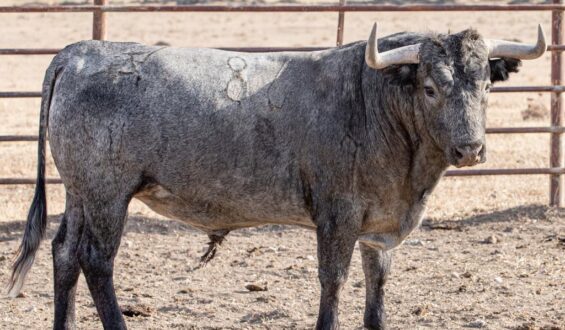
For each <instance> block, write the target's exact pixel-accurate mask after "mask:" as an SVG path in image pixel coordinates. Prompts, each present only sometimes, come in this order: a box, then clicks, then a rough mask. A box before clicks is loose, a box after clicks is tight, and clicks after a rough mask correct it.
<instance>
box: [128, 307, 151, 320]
mask: <svg viewBox="0 0 565 330" xmlns="http://www.w3.org/2000/svg"><path fill="white" fill-rule="evenodd" d="M151 313H153V309H152V308H151V307H149V306H145V305H125V306H123V307H122V314H123V315H125V316H127V317H136V316H143V317H149V316H151Z"/></svg>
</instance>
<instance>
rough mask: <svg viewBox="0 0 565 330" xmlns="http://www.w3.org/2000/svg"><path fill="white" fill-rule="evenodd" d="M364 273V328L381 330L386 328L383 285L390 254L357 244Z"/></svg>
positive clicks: (387, 270)
mask: <svg viewBox="0 0 565 330" xmlns="http://www.w3.org/2000/svg"><path fill="white" fill-rule="evenodd" d="M359 247H360V249H361V257H362V260H363V272H364V273H365V286H366V290H367V293H366V302H365V317H364V323H365V328H367V329H370V330H377V329H378V330H382V329H385V328H386V324H385V322H386V315H385V310H384V285H385V282H386V280H387V278H388V273H389V271H390V262H391V253H390V251H382V250H380V249H376V248H372V247H370V246H368V245H365V244H363V243H360V244H359Z"/></svg>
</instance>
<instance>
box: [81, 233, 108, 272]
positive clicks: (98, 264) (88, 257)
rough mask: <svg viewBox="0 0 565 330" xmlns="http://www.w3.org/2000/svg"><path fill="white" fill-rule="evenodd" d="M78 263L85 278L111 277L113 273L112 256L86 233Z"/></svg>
mask: <svg viewBox="0 0 565 330" xmlns="http://www.w3.org/2000/svg"><path fill="white" fill-rule="evenodd" d="M77 256H78V261H79V264H80V267H81V268H82V270H83V272H84V274H85V276H87V277H90V276H96V277H111V276H112V272H113V267H112V256H111V254H109V253H107V252H106V251H104V249H103V248H102V247H100V246H98V244H96V242H95V240H93V239H92V237H90V235H88V234H87V233H86V232H85V233H84V236H83V238H82V240H81V242H80V244H79V247H78V251H77Z"/></svg>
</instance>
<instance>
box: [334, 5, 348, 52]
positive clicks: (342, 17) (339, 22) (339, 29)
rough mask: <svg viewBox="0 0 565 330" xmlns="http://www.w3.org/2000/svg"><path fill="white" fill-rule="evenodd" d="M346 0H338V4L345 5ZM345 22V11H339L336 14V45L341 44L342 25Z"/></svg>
mask: <svg viewBox="0 0 565 330" xmlns="http://www.w3.org/2000/svg"><path fill="white" fill-rule="evenodd" d="M346 1H347V0H339V5H340V6H343V5H345V2H346ZM344 23H345V13H344V12H342V11H340V12H339V14H338V16H337V41H336V43H335V44H336V46H338V47H339V46H341V45H343V25H344Z"/></svg>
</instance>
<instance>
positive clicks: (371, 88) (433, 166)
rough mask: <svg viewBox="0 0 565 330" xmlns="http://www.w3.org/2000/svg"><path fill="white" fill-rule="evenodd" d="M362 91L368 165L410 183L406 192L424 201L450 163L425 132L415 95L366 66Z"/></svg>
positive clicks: (405, 87) (408, 88)
mask: <svg viewBox="0 0 565 330" xmlns="http://www.w3.org/2000/svg"><path fill="white" fill-rule="evenodd" d="M362 90H363V98H364V101H365V112H366V116H367V136H366V139H367V140H368V143H367V144H366V147H367V150H365V152H366V155H367V156H366V157H367V158H366V162H367V164H368V165H369V166H376V167H377V168H378V169H379V170H380V171H381V173H386V175H388V176H389V177H390V178H399V177H400V178H406V179H408V180H406V183H407V186H406V187H405V189H408V190H409V191H410V192H412V194H411V195H412V196H413V197H415V198H421V197H422V195H424V194H427V193H428V192H429V191H430V190H431V189H433V188H434V187H435V185H436V183H437V182H438V180H439V179H440V177H441V176H442V174H443V172H444V171H445V169H446V168H447V163H446V161H445V158H444V157H443V154H442V151H441V150H440V149H439V148H438V147H437V146H436V145H435V144H434V143H433V140H432V138H431V137H430V135H429V133H428V131H427V129H426V126H425V123H424V119H423V118H422V116H421V114H422V112H421V111H419V108H418V103H417V102H416V100H415V96H414V95H415V93H414V91H413V90H411V89H410V87H409V86H402V85H400V84H395V83H392V82H391V81H390V77H387V76H385V75H384V74H382V72H380V71H376V70H373V69H371V68H368V67H367V66H365V67H364V69H363V78H362ZM391 164H394V166H391ZM366 170H367V171H371V170H375V169H374V168H373V169H371V168H367V169H366Z"/></svg>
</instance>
